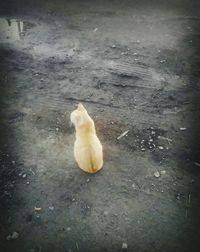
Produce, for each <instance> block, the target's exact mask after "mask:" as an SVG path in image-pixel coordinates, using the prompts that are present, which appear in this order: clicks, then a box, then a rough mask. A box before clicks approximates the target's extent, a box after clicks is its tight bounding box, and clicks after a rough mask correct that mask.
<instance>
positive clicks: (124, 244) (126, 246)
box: [122, 242, 128, 250]
mask: <svg viewBox="0 0 200 252" xmlns="http://www.w3.org/2000/svg"><path fill="white" fill-rule="evenodd" d="M122 249H123V250H127V249H128V244H127V243H126V242H123V243H122Z"/></svg>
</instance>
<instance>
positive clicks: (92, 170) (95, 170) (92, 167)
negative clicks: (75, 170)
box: [91, 165, 98, 173]
mask: <svg viewBox="0 0 200 252" xmlns="http://www.w3.org/2000/svg"><path fill="white" fill-rule="evenodd" d="M97 171H98V169H97V168H95V166H93V165H92V166H91V172H92V173H96V172H97Z"/></svg>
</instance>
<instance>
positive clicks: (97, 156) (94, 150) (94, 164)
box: [71, 103, 103, 173]
mask: <svg viewBox="0 0 200 252" xmlns="http://www.w3.org/2000/svg"><path fill="white" fill-rule="evenodd" d="M71 122H72V123H73V124H74V126H75V129H76V141H75V143H74V156H75V159H76V161H77V163H78V165H79V167H80V168H81V169H82V170H84V171H85V172H89V173H95V172H97V171H99V170H100V169H101V168H102V166H103V148H102V145H101V143H100V141H99V139H98V137H97V135H96V130H95V125H94V121H93V120H92V118H91V117H90V116H89V114H88V112H87V110H86V109H85V108H84V106H83V105H82V104H81V103H79V104H78V107H77V109H76V110H74V111H73V112H72V113H71Z"/></svg>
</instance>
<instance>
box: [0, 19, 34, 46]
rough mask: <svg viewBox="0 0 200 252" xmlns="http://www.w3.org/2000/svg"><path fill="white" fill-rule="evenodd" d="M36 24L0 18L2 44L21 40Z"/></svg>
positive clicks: (0, 39)
mask: <svg viewBox="0 0 200 252" xmlns="http://www.w3.org/2000/svg"><path fill="white" fill-rule="evenodd" d="M33 26H34V24H31V23H29V22H25V21H20V20H17V19H5V18H0V43H1V42H14V41H17V40H21V39H22V38H23V36H24V35H25V32H26V31H27V30H28V29H30V28H32V27H33Z"/></svg>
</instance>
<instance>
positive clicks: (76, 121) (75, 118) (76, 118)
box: [70, 103, 88, 127]
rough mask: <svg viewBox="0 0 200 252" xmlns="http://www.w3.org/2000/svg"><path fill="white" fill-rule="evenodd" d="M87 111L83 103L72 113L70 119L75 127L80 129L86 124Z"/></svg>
mask: <svg viewBox="0 0 200 252" xmlns="http://www.w3.org/2000/svg"><path fill="white" fill-rule="evenodd" d="M87 115H88V114H87V110H86V109H85V108H84V106H83V104H82V103H78V104H77V108H76V109H75V110H74V111H72V113H71V116H70V119H71V122H72V124H73V125H74V126H75V127H79V126H81V125H83V124H84V123H85V122H86V118H87Z"/></svg>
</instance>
